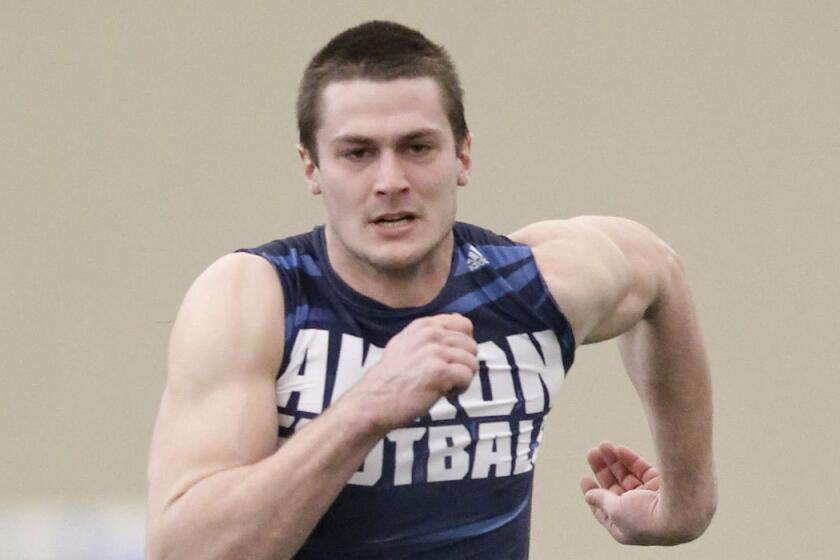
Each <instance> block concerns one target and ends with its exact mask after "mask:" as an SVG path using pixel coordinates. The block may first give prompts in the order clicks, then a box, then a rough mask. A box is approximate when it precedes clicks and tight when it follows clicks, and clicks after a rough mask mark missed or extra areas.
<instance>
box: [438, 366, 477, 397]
mask: <svg viewBox="0 0 840 560" xmlns="http://www.w3.org/2000/svg"><path fill="white" fill-rule="evenodd" d="M448 374H449V375H448V377H447V386H446V388H445V390H444V391H443V394H445V395H446V396H457V395H460V394H461V393H463V392H464V391H466V390H467V388H468V387H469V386H470V383H472V380H473V376H474V375H475V370H473V369H470V368H469V366H466V365H464V364H450V365H449V368H448Z"/></svg>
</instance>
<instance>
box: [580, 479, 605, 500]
mask: <svg viewBox="0 0 840 560" xmlns="http://www.w3.org/2000/svg"><path fill="white" fill-rule="evenodd" d="M598 488H600V486H598V483H597V482H596V481H595V479H594V478H592V477H591V476H584V477H583V478H581V479H580V491H581V492H583V495H584V496H585V495H586V493H587V492H589V491H590V490H596V489H598Z"/></svg>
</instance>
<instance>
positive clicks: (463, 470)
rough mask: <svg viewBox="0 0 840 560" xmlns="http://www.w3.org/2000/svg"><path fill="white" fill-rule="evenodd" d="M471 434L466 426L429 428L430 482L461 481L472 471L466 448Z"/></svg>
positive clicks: (428, 479) (428, 470)
mask: <svg viewBox="0 0 840 560" xmlns="http://www.w3.org/2000/svg"><path fill="white" fill-rule="evenodd" d="M469 443H470V433H469V432H468V431H467V429H466V428H465V427H464V426H461V425H459V424H455V425H452V426H429V463H428V468H427V470H426V480H427V481H428V482H443V481H445V480H461V479H462V478H464V477H465V476H467V472H469V470H470V455H469V453H467V452H466V451H465V448H466V447H467V445H469Z"/></svg>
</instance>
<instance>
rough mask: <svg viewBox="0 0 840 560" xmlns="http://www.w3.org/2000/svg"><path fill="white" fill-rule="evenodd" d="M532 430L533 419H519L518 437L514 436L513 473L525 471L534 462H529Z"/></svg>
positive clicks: (532, 466) (530, 467) (529, 468)
mask: <svg viewBox="0 0 840 560" xmlns="http://www.w3.org/2000/svg"><path fill="white" fill-rule="evenodd" d="M533 431H534V422H533V420H520V421H519V437H517V438H516V457H515V458H514V462H515V466H514V468H513V474H522V473H526V472H528V471H530V470H531V469H533V468H534V464H533V463H532V462H531V432H533Z"/></svg>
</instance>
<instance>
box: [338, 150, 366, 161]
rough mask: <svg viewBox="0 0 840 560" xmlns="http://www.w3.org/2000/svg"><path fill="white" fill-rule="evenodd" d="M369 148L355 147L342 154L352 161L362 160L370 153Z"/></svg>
mask: <svg viewBox="0 0 840 560" xmlns="http://www.w3.org/2000/svg"><path fill="white" fill-rule="evenodd" d="M370 153H371V151H370V149H369V148H353V149H352V150H347V151H345V152H344V153H343V154H342V156H343V157H344V158H346V159H349V160H350V161H361V160H363V159H365V158H366V157H368V156H369V155H370Z"/></svg>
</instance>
